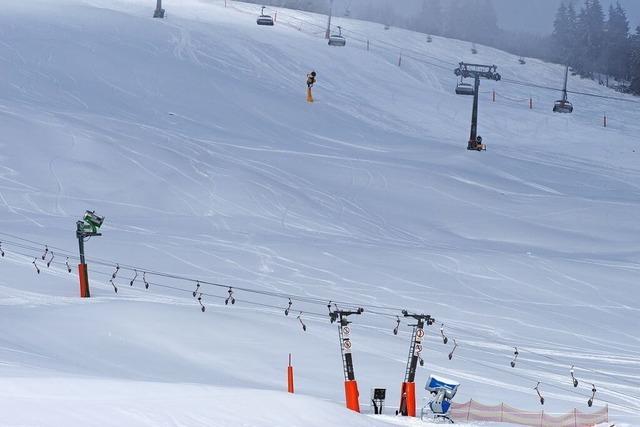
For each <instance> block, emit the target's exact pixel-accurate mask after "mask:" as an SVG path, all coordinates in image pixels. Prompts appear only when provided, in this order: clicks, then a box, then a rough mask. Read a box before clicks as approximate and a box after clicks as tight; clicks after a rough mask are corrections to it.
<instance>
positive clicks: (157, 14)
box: [153, 0, 164, 19]
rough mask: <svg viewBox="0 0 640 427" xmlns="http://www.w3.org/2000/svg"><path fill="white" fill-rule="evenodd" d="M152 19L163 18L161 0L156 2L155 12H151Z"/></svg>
mask: <svg viewBox="0 0 640 427" xmlns="http://www.w3.org/2000/svg"><path fill="white" fill-rule="evenodd" d="M153 17H154V18H160V19H162V18H164V9H163V8H162V0H157V1H156V10H155V11H154V12H153Z"/></svg>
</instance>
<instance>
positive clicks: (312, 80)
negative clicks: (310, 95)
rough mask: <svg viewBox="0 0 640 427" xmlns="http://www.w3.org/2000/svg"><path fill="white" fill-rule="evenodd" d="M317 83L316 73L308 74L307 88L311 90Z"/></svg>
mask: <svg viewBox="0 0 640 427" xmlns="http://www.w3.org/2000/svg"><path fill="white" fill-rule="evenodd" d="M315 82H316V72H315V71H312V72H310V73H309V74H307V87H308V88H309V89H311V88H312V87H313V85H314V84H315Z"/></svg>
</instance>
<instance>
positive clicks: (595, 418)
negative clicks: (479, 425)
mask: <svg viewBox="0 0 640 427" xmlns="http://www.w3.org/2000/svg"><path fill="white" fill-rule="evenodd" d="M449 415H450V416H451V418H452V419H453V420H454V421H493V422H505V423H512V424H520V425H524V426H534V427H590V426H594V425H596V424H600V423H605V422H608V421H609V407H608V406H605V407H604V408H602V409H600V410H599V411H596V412H593V413H591V414H587V413H584V412H581V411H578V410H577V409H574V410H573V411H572V412H570V413H568V414H564V415H551V414H546V413H545V412H544V411H540V412H532V411H523V410H521V409H517V408H514V407H511V406H509V405H506V404H504V403H502V404H500V405H495V406H489V405H483V404H481V403H478V402H474V401H473V400H470V401H468V402H466V403H452V404H451V409H450V411H449Z"/></svg>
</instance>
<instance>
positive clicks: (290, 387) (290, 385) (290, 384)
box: [287, 353, 294, 393]
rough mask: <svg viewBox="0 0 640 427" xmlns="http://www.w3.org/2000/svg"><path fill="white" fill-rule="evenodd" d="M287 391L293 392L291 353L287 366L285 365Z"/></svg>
mask: <svg viewBox="0 0 640 427" xmlns="http://www.w3.org/2000/svg"><path fill="white" fill-rule="evenodd" d="M287 392H289V393H293V392H294V390H293V366H291V353H289V366H288V367H287Z"/></svg>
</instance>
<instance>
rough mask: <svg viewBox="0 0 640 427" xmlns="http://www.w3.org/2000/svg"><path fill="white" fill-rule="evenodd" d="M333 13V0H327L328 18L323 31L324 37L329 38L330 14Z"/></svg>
mask: <svg viewBox="0 0 640 427" xmlns="http://www.w3.org/2000/svg"><path fill="white" fill-rule="evenodd" d="M332 14H333V0H329V18H328V19H327V31H326V32H325V33H324V38H325V39H327V40H329V37H330V36H331V15H332Z"/></svg>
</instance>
